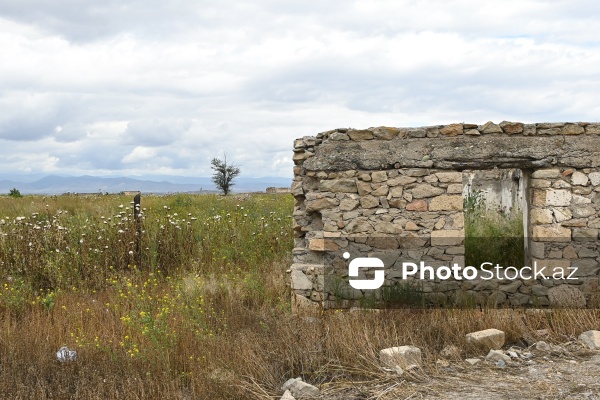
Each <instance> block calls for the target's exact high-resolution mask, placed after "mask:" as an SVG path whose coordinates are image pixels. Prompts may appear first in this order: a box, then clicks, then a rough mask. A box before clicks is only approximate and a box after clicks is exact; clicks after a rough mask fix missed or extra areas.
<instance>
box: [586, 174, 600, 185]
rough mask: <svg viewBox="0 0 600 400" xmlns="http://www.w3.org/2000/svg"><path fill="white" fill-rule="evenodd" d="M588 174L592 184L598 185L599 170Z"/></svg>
mask: <svg viewBox="0 0 600 400" xmlns="http://www.w3.org/2000/svg"><path fill="white" fill-rule="evenodd" d="M588 176H589V178H590V182H591V183H592V185H593V186H598V185H600V172H591V173H590V174H589V175H588Z"/></svg>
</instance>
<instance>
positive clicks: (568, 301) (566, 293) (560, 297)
mask: <svg viewBox="0 0 600 400" xmlns="http://www.w3.org/2000/svg"><path fill="white" fill-rule="evenodd" d="M548 299H549V300H550V304H551V305H552V306H554V307H565V308H582V307H585V304H586V300H585V296H584V295H583V293H582V292H581V290H579V289H578V288H576V287H574V286H571V285H558V286H555V287H551V288H550V289H548Z"/></svg>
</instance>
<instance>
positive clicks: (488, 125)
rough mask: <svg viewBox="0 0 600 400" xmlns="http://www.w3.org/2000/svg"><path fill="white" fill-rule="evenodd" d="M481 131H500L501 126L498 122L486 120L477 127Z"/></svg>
mask: <svg viewBox="0 0 600 400" xmlns="http://www.w3.org/2000/svg"><path fill="white" fill-rule="evenodd" d="M479 131H480V132H481V133H502V128H501V127H500V125H498V124H494V123H493V122H492V121H488V122H486V123H485V124H483V125H482V126H480V127H479Z"/></svg>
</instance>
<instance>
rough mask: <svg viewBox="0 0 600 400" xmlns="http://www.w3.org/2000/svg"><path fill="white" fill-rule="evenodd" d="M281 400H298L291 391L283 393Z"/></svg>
mask: <svg viewBox="0 0 600 400" xmlns="http://www.w3.org/2000/svg"><path fill="white" fill-rule="evenodd" d="M279 400H296V399H295V398H294V396H292V393H291V392H290V391H289V390H286V391H285V392H283V395H282V396H281V397H280V398H279Z"/></svg>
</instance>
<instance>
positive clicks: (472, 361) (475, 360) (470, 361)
mask: <svg viewBox="0 0 600 400" xmlns="http://www.w3.org/2000/svg"><path fill="white" fill-rule="evenodd" d="M465 362H466V363H467V364H470V365H477V364H479V363H480V362H481V359H480V358H467V359H466V360H465Z"/></svg>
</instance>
